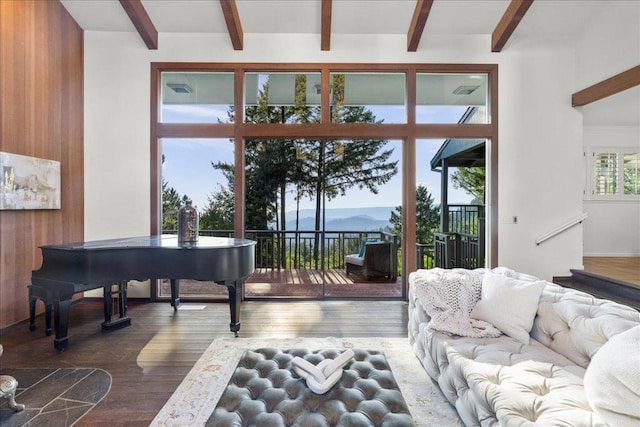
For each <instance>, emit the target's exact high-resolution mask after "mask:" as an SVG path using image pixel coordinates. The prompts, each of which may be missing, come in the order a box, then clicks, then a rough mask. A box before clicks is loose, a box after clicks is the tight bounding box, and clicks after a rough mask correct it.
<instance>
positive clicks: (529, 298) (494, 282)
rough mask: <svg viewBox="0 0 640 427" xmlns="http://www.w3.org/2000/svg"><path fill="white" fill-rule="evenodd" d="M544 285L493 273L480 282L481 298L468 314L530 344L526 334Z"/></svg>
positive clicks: (486, 275) (540, 281)
mask: <svg viewBox="0 0 640 427" xmlns="http://www.w3.org/2000/svg"><path fill="white" fill-rule="evenodd" d="M546 284H547V282H545V281H544V280H538V281H535V282H528V281H524V280H517V279H513V278H510V277H506V276H502V275H499V274H494V273H489V272H488V273H487V274H485V275H484V278H483V279H482V296H481V297H480V301H478V302H477V303H476V305H475V307H473V310H472V311H471V317H472V318H473V319H480V320H484V321H485V322H489V323H491V324H492V325H493V326H495V327H496V328H498V329H500V330H501V331H502V333H504V334H506V335H509V336H510V337H511V338H514V339H516V340H518V341H520V342H521V343H523V344H529V332H530V331H531V327H532V326H533V319H534V318H535V316H536V312H537V311H538V302H539V300H540V294H541V293H542V289H543V288H544V287H545V286H546Z"/></svg>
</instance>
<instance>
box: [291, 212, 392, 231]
mask: <svg viewBox="0 0 640 427" xmlns="http://www.w3.org/2000/svg"><path fill="white" fill-rule="evenodd" d="M394 209H395V208H394V207H365V208H338V209H327V210H326V211H325V229H326V230H327V231H378V230H380V229H385V228H387V227H391V223H390V222H389V218H390V217H391V211H393V210H394ZM314 228H315V211H314V210H313V209H302V210H300V220H299V223H298V230H313V229H314ZM295 229H296V224H295V212H287V230H295Z"/></svg>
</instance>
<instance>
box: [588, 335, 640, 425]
mask: <svg viewBox="0 0 640 427" xmlns="http://www.w3.org/2000/svg"><path fill="white" fill-rule="evenodd" d="M584 392H585V394H586V396H587V402H589V405H591V407H592V408H593V410H594V411H595V412H596V413H597V414H598V415H600V418H602V419H603V420H604V421H605V422H606V423H607V424H609V425H610V426H620V427H622V426H634V427H637V426H639V425H640V326H636V327H635V328H631V329H629V330H628V331H626V332H622V333H621V334H618V335H616V336H615V337H613V338H611V339H610V340H609V341H607V343H605V345H603V346H602V347H600V350H598V352H597V353H596V354H595V355H594V356H593V359H591V363H589V366H587V371H586V372H585V374H584Z"/></svg>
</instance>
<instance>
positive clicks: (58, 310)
mask: <svg viewBox="0 0 640 427" xmlns="http://www.w3.org/2000/svg"><path fill="white" fill-rule="evenodd" d="M255 244H256V242H254V241H252V240H246V239H232V238H222V237H205V236H201V237H199V238H198V241H197V242H195V243H180V244H179V243H178V238H177V236H175V235H158V236H143V237H132V238H122V239H110V240H97V241H90V242H79V243H69V244H61V245H46V246H41V247H40V249H41V250H42V267H41V268H40V269H39V270H34V271H33V272H32V275H31V287H30V296H31V294H32V291H33V294H34V295H37V296H38V297H40V298H42V299H43V300H45V303H46V304H47V306H48V307H51V305H53V320H54V329H55V340H54V342H53V345H54V347H55V348H56V350H59V351H63V350H64V349H65V347H66V346H67V343H68V341H69V339H68V337H67V331H68V327H69V307H70V306H71V299H72V297H73V294H75V293H78V292H84V291H88V290H92V289H98V288H103V289H104V307H105V309H104V311H105V321H104V323H103V324H102V328H103V329H104V330H113V329H118V328H121V327H123V326H127V325H130V324H131V319H130V318H128V317H127V316H126V297H127V281H129V280H147V279H169V280H170V281H171V305H172V306H173V308H174V310H177V309H178V306H179V305H180V298H179V279H193V280H203V281H213V282H215V283H218V284H220V285H224V286H226V287H227V289H228V291H229V308H230V312H231V323H230V329H231V332H234V333H235V334H236V335H237V334H238V331H239V330H240V301H241V299H242V287H243V284H244V281H245V280H246V279H247V277H249V276H250V275H251V273H253V271H254V265H255ZM114 284H117V285H118V292H119V294H120V298H119V299H118V301H119V308H120V310H119V315H120V317H119V318H117V319H115V320H112V319H111V314H112V313H111V311H112V306H111V304H112V296H111V292H112V288H113V285H114ZM30 304H31V307H30V308H31V317H32V319H31V325H32V326H33V316H34V312H35V301H34V299H33V298H31V301H30ZM49 312H50V311H49Z"/></svg>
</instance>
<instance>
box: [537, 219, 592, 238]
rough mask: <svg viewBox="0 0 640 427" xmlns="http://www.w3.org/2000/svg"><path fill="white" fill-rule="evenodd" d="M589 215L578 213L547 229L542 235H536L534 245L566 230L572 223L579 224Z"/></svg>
mask: <svg viewBox="0 0 640 427" xmlns="http://www.w3.org/2000/svg"><path fill="white" fill-rule="evenodd" d="M588 216H589V215H588V214H586V213H583V214H582V215H579V216H577V217H575V218H573V219H571V220H569V221H567V222H565V223H564V224H562V225H560V226H558V227H556V228H554V229H553V230H551V231H549V232H548V233H546V234H543V235H542V236H540V237H538V238H537V239H536V245H539V244H540V243H542V242H544V241H545V240H549V239H550V238H552V237H555V236H557V235H558V234H560V233H562V232H563V231H565V230H568V229H569V228H571V227H573V226H574V225H578V224H581V223H582V221H584V220H585V219H587V217H588Z"/></svg>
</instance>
